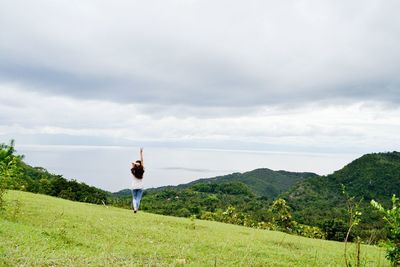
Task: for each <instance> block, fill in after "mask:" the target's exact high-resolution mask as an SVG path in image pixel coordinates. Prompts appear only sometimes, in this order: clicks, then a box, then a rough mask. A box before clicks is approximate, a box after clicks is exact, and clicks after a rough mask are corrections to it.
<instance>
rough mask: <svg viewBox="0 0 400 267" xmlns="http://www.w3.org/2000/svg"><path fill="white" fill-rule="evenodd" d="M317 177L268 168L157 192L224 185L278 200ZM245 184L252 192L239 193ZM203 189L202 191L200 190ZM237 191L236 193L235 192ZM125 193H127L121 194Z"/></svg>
mask: <svg viewBox="0 0 400 267" xmlns="http://www.w3.org/2000/svg"><path fill="white" fill-rule="evenodd" d="M315 176H317V175H316V174H315V173H308V172H304V173H297V172H287V171H273V170H270V169H267V168H263V169H256V170H253V171H249V172H244V173H233V174H229V175H224V176H217V177H214V178H208V179H199V180H197V181H194V182H191V183H188V184H184V185H179V186H175V187H171V186H169V187H161V188H157V189H155V190H164V189H171V188H172V189H180V190H181V189H187V188H193V187H195V186H197V185H198V184H200V186H199V189H198V190H203V191H202V192H209V193H211V192H212V191H213V190H217V191H219V189H220V188H218V186H216V185H219V184H224V185H223V186H222V188H224V190H227V191H230V192H226V193H227V194H243V193H247V194H250V195H252V194H256V195H257V196H260V197H265V198H267V199H273V198H276V197H277V196H278V195H279V194H280V193H283V192H285V191H287V190H288V189H289V188H290V187H291V186H293V185H294V184H296V183H297V182H299V181H302V180H304V179H306V178H308V177H315ZM227 183H230V184H231V185H232V186H233V188H227V187H226V184H227ZM240 184H245V185H246V186H247V187H248V188H249V189H250V191H247V190H246V192H238V191H240V190H242V189H243V188H239V190H237V189H236V188H235V186H236V185H240ZM239 187H240V186H239ZM200 188H201V189H200ZM235 191H236V192H235ZM121 193H125V194H126V192H121Z"/></svg>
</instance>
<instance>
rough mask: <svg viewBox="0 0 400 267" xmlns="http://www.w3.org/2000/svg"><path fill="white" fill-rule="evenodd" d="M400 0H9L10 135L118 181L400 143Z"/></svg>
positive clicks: (5, 18) (172, 180) (0, 86)
mask: <svg viewBox="0 0 400 267" xmlns="http://www.w3.org/2000/svg"><path fill="white" fill-rule="evenodd" d="M398 10H400V2H399V1H397V0H381V1H378V0H363V1H361V0H360V1H358V0H354V1H317V0H315V1H307V0H296V1H294V0H293V1H286V0H284V1H231V0H230V1H226V0H221V1H208V0H198V1H197V0H173V1H169V0H167V1H165V0H164V1H135V0H133V1H132V0H129V1H128V0H116V1H101V0H96V1H95V0H88V1H71V0H68V1H66V0H64V1H61V0H38V1H28V2H27V1H19V0H0V92H1V94H0V142H8V141H9V140H10V139H11V138H13V139H15V140H16V144H17V150H18V152H20V153H22V154H24V155H25V156H26V161H27V162H28V163H31V164H33V165H35V166H42V167H45V168H47V169H48V170H49V171H51V172H54V173H57V174H62V175H64V176H65V177H66V178H75V179H77V180H79V181H83V182H86V183H88V184H91V185H95V186H98V187H101V188H103V189H107V190H112V191H113V190H114V191H115V190H119V189H122V188H126V187H128V186H129V183H130V181H129V179H130V178H129V169H128V172H127V171H126V169H127V168H128V167H129V162H130V161H132V160H134V159H136V158H137V157H138V149H139V147H141V146H143V147H144V148H145V157H146V158H145V160H146V163H147V164H146V167H147V172H146V175H147V176H146V178H147V183H148V186H149V187H150V186H159V185H166V184H178V183H182V182H187V181H190V180H194V179H197V178H200V177H212V176H214V175H222V174H228V173H231V172H234V171H241V172H242V171H247V170H251V169H254V168H258V167H267V168H271V169H285V170H291V171H313V172H317V173H320V174H328V173H331V172H333V171H334V170H337V169H339V168H341V167H343V165H345V164H347V163H349V162H350V161H352V160H353V159H355V158H357V157H359V156H361V155H362V154H365V153H370V152H385V151H393V150H400V138H399V133H400V105H399V104H400V17H399V16H398Z"/></svg>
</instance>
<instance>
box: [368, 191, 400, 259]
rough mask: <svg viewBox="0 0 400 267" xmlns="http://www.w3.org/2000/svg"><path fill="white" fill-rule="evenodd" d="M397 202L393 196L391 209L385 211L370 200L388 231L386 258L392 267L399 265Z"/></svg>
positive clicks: (399, 233) (399, 217)
mask: <svg viewBox="0 0 400 267" xmlns="http://www.w3.org/2000/svg"><path fill="white" fill-rule="evenodd" d="M398 200H399V199H398V198H397V197H396V195H393V196H392V208H391V209H387V210H386V209H385V208H383V206H382V205H381V204H379V203H378V202H376V201H375V200H371V205H372V206H373V207H374V208H375V209H377V210H378V211H379V212H380V213H381V214H382V215H383V219H384V221H385V222H386V227H387V228H388V230H389V235H388V242H387V250H386V258H387V259H388V260H390V261H391V262H392V263H393V266H398V265H399V264H400V209H399V208H400V207H399V206H398Z"/></svg>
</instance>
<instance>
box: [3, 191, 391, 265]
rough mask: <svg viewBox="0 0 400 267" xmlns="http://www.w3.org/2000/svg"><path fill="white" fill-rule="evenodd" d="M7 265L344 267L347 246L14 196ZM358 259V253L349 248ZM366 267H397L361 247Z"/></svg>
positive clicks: (7, 218) (7, 215) (7, 222)
mask: <svg viewBox="0 0 400 267" xmlns="http://www.w3.org/2000/svg"><path fill="white" fill-rule="evenodd" d="M6 201H7V203H6V208H5V210H3V211H2V212H0V240H1V242H0V265H1V266H144V265H145V266H182V265H187V266H342V265H343V264H344V262H343V249H344V245H343V243H339V242H332V241H324V240H315V239H308V238H303V237H298V236H291V235H287V234H284V233H280V232H272V231H266V230H257V229H251V228H246V227H240V226H235V225H229V224H222V223H217V222H210V221H199V220H190V219H186V218H176V217H167V216H161V215H154V214H148V213H145V212H139V213H137V214H134V213H133V212H132V211H129V210H125V209H119V208H113V207H106V206H100V205H93V204H87V203H78V202H72V201H68V200H64V199H60V198H54V197H50V196H44V195H38V194H32V193H26V192H19V191H8V193H7V194H6ZM349 253H351V254H352V256H354V253H355V251H354V246H353V245H351V246H350V247H349ZM361 262H363V263H364V264H365V266H389V263H388V262H387V261H386V260H385V258H384V251H383V249H381V248H377V247H373V246H366V245H362V246H361Z"/></svg>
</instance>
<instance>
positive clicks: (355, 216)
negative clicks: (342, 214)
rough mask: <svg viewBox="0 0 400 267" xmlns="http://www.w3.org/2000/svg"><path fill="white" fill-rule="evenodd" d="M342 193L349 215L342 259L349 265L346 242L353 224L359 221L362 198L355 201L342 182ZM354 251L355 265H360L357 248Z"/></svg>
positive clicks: (355, 224)
mask: <svg viewBox="0 0 400 267" xmlns="http://www.w3.org/2000/svg"><path fill="white" fill-rule="evenodd" d="M342 193H343V195H344V196H345V198H346V206H347V215H348V216H349V222H348V227H349V228H348V230H347V233H346V238H345V239H344V261H345V264H346V266H351V264H350V263H349V261H348V258H347V243H348V241H349V237H350V233H351V230H353V228H354V227H355V226H357V225H358V224H359V223H360V221H361V215H362V213H361V211H360V204H361V201H362V199H361V200H360V201H356V199H355V197H354V196H352V197H351V196H350V195H349V194H348V193H347V191H346V187H345V186H344V185H343V184H342ZM357 248H360V246H359V245H358V246H357ZM356 253H357V255H358V256H357V257H356V259H357V261H356V266H360V256H359V255H360V251H359V250H357V252H356Z"/></svg>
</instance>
